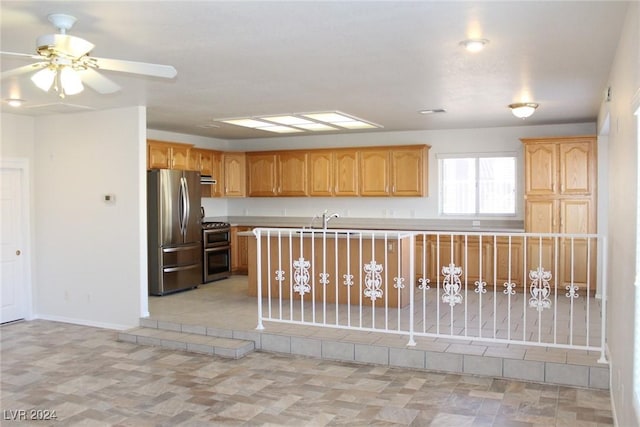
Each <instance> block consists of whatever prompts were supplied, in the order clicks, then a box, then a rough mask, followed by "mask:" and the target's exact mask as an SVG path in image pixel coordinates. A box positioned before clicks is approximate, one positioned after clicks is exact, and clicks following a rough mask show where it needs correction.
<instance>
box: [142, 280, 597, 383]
mask: <svg viewBox="0 0 640 427" xmlns="http://www.w3.org/2000/svg"><path fill="white" fill-rule="evenodd" d="M247 286H248V284H247V277H246V276H232V277H231V278H229V279H227V280H222V281H218V282H212V283H209V284H205V285H202V286H200V287H199V288H198V289H194V290H191V291H187V292H181V293H177V294H173V295H167V296H164V297H150V298H149V310H150V313H151V316H150V318H151V319H152V320H153V321H154V322H159V323H164V324H165V326H168V327H169V328H171V327H173V326H175V327H177V328H178V330H179V328H180V326H181V325H182V327H185V326H186V325H204V326H206V327H207V329H211V330H212V331H213V333H210V332H206V334H208V335H215V332H216V331H218V330H224V329H227V330H228V329H233V330H234V331H237V335H234V337H237V338H241V339H252V337H255V336H256V335H259V334H257V333H256V331H255V328H256V326H257V324H258V321H257V301H256V298H255V297H248V296H247V294H246V289H247ZM471 294H473V292H471ZM520 297H521V296H520ZM594 305H596V304H592V306H594ZM265 306H266V305H265ZM264 310H265V314H266V313H267V308H264ZM274 317H275V316H274ZM457 320H458V319H457V318H456V321H457ZM564 325H565V326H567V325H568V323H565V324H564ZM264 326H265V330H264V331H263V333H262V342H256V348H259V349H262V350H268V351H278V352H283V353H291V354H299V355H305V356H316V357H322V355H323V352H324V351H325V347H324V345H325V344H327V343H329V341H330V345H331V346H333V347H332V348H331V349H330V350H331V351H333V355H334V357H332V358H334V359H340V360H344V361H367V359H366V357H362V358H359V357H358V348H359V346H360V347H361V348H364V347H362V346H367V350H366V352H367V353H369V354H371V353H373V352H374V351H376V350H378V349H379V347H381V346H383V347H387V348H389V349H390V350H389V352H388V355H387V356H386V357H387V359H386V360H387V362H386V364H392V365H393V364H394V363H390V362H392V361H390V359H391V358H392V357H393V352H394V351H395V353H396V354H398V355H399V357H400V358H402V360H399V361H397V363H396V364H397V365H399V366H402V367H414V368H427V369H431V370H438V371H449V372H454V373H471V374H489V375H492V376H503V375H504V376H505V377H509V378H514V379H521V380H528V381H539V382H548V383H556V384H563V385H573V386H583V387H593V388H601V389H606V388H608V387H609V380H608V378H609V371H608V366H607V365H603V364H600V363H598V359H599V357H600V354H599V352H591V351H590V352H587V351H582V350H580V351H578V350H567V349H562V348H546V347H540V346H523V345H518V344H503V343H488V342H485V341H473V340H472V339H455V340H454V339H448V338H433V337H417V338H416V346H415V347H413V348H411V350H415V353H414V352H412V351H409V349H407V346H406V344H407V342H408V338H407V336H405V335H398V334H389V333H381V332H368V331H353V330H348V329H338V328H326V327H318V326H308V325H300V324H291V323H275V322H265V323H264ZM152 327H157V326H152ZM267 335H268V336H267ZM283 337H291V338H290V339H289V340H288V341H285V340H283ZM266 338H269V339H270V341H266ZM258 339H259V338H258ZM340 343H348V345H350V347H349V348H346V347H345V348H344V349H341V348H336V346H338V345H339V344H340ZM303 345H304V346H306V348H302V346H303ZM343 347H344V346H343ZM340 352H341V353H342V354H340ZM418 352H419V353H420V354H416V353H418ZM367 357H368V355H367ZM396 360H397V359H396ZM383 364H384V361H383Z"/></svg>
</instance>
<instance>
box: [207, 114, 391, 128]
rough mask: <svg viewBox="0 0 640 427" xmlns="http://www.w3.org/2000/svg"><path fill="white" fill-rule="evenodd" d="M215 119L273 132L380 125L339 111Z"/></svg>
mask: <svg viewBox="0 0 640 427" xmlns="http://www.w3.org/2000/svg"><path fill="white" fill-rule="evenodd" d="M216 121H218V122H222V123H227V124H230V125H235V126H242V127H248V128H252V129H258V130H265V131H268V132H275V133H300V132H308V131H311V132H324V131H337V130H354V129H377V128H381V127H382V126H380V125H377V124H374V123H371V122H368V121H365V120H362V119H359V118H356V117H354V116H350V115H348V114H344V113H341V112H339V111H328V112H317V113H295V114H281V115H277V116H274V115H270V116H259V117H246V118H233V119H217V120H216Z"/></svg>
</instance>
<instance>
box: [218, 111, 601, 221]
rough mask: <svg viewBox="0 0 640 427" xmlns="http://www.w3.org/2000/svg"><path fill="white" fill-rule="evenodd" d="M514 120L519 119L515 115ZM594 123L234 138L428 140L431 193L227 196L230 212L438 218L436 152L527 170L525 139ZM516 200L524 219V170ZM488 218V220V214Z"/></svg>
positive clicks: (263, 142) (270, 142) (239, 145)
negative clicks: (514, 158)
mask: <svg viewBox="0 0 640 427" xmlns="http://www.w3.org/2000/svg"><path fill="white" fill-rule="evenodd" d="M514 120H516V119H514ZM595 133H596V126H595V123H578V124H567V125H547V126H515V127H508V128H485V129H451V130H433V131H407V132H369V133H359V134H349V135H318V136H306V137H298V136H289V137H283V138H268V139H253V140H239V141H234V142H233V143H234V144H233V146H234V149H235V150H244V151H259V150H271V149H305V148H334V147H349V146H368V145H372V146H375V145H404V144H407V145H411V144H428V145H431V149H430V150H429V195H428V197H402V198H376V197H361V198H354V197H348V198H342V197H322V198H316V197H312V198H297V197H294V198H282V197H280V198H256V197H253V198H246V199H228V200H227V204H228V208H227V212H228V214H229V215H232V216H260V215H267V216H303V217H304V216H308V217H312V216H313V215H315V214H317V213H318V212H321V211H323V210H324V209H328V210H329V211H331V212H339V213H340V214H341V215H343V216H347V217H354V218H369V217H374V218H385V217H388V218H428V219H433V218H438V167H437V159H436V156H437V155H438V154H444V153H479V152H514V153H517V155H518V158H519V160H520V161H519V166H518V167H519V168H520V171H522V170H523V169H522V168H523V160H522V153H523V149H522V142H521V141H520V138H523V137H542V136H564V135H594V134H595ZM518 176H519V177H520V178H521V179H520V182H519V185H518V187H519V188H518V191H519V196H520V197H518V198H517V199H518V200H522V203H520V205H519V207H518V208H519V209H518V213H517V215H516V216H515V217H511V218H510V219H522V218H523V217H524V212H523V210H524V207H523V206H524V201H523V200H524V199H523V197H522V195H523V188H524V182H523V180H524V174H523V173H520V174H518ZM487 219H488V218H487Z"/></svg>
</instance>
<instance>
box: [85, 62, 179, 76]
mask: <svg viewBox="0 0 640 427" xmlns="http://www.w3.org/2000/svg"><path fill="white" fill-rule="evenodd" d="M92 58H93V59H94V60H95V61H96V63H97V65H98V68H99V69H102V70H110V71H120V72H124V73H133V74H143V75H147V76H154V77H164V78H167V79H171V78H173V77H175V76H176V75H177V74H178V72H177V71H176V69H175V68H173V67H172V66H171V65H161V64H149V63H146V62H134V61H123V60H121V59H108V58H95V57H92Z"/></svg>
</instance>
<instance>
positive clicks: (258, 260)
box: [249, 228, 264, 331]
mask: <svg viewBox="0 0 640 427" xmlns="http://www.w3.org/2000/svg"><path fill="white" fill-rule="evenodd" d="M253 234H254V235H255V237H256V273H257V274H256V279H257V281H258V283H257V286H258V326H257V327H256V329H257V330H259V331H262V330H264V325H263V324H262V246H261V243H262V239H261V238H260V229H259V228H254V229H253ZM249 286H251V285H249Z"/></svg>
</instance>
